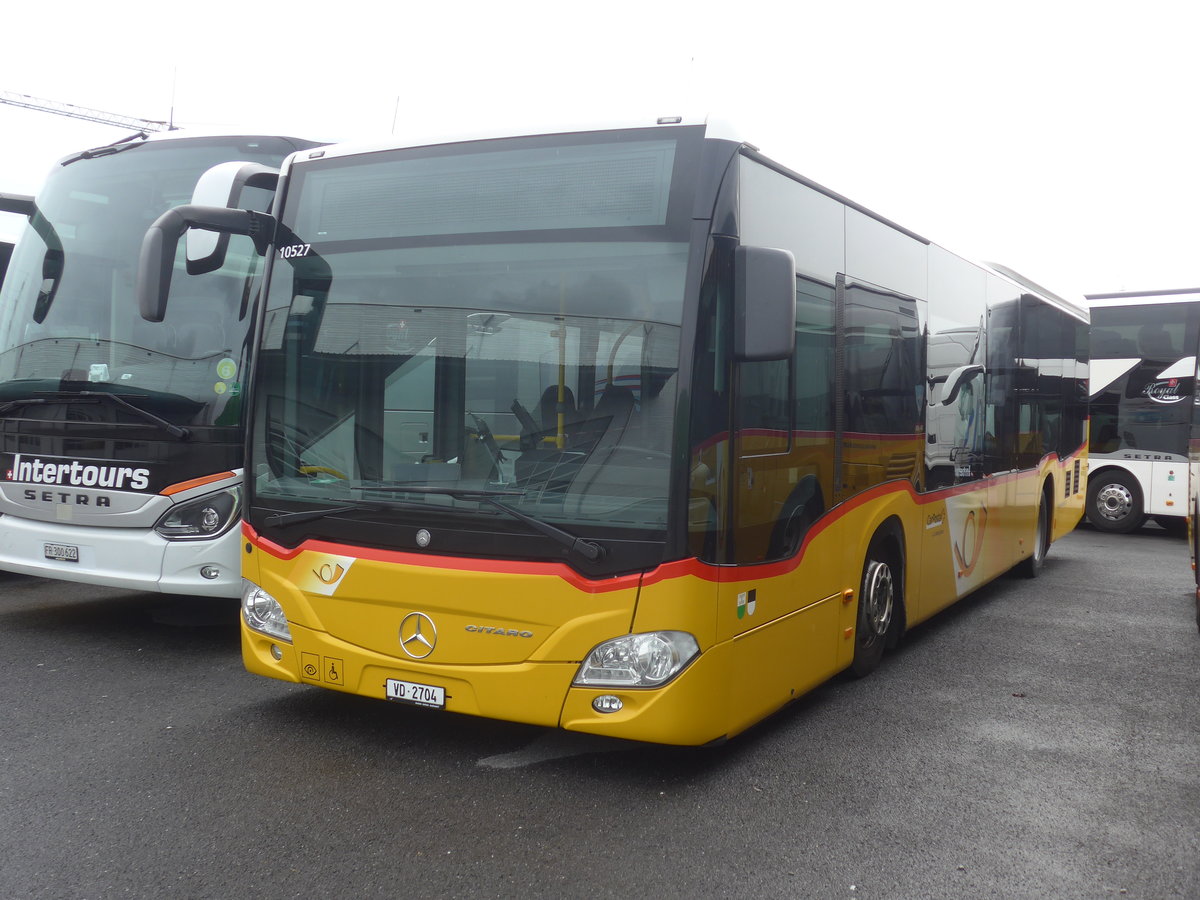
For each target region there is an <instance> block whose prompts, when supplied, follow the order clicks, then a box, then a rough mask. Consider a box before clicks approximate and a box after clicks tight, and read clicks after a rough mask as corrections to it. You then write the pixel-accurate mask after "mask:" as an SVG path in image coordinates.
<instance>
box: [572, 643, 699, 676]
mask: <svg viewBox="0 0 1200 900" xmlns="http://www.w3.org/2000/svg"><path fill="white" fill-rule="evenodd" d="M699 652H700V645H699V644H697V643H696V639H695V638H694V637H692V636H691V635H690V634H688V633H687V632H685V631H651V632H648V633H646V634H627V635H625V636H624V637H619V638H614V639H613V640H611V641H605V642H604V643H603V644H601V645H600V646H598V647H596V649H595V650H593V651H592V652H591V653H589V654H588V657H587V659H585V660H584V661H583V665H581V666H580V667H579V672H578V673H577V674H576V675H575V684H577V685H580V686H582V687H658V686H659V685H660V684H665V683H666V682H668V681H670V680H671V679H672V678H674V677H675V676H676V675H678V674H679V673H680V672H681V671H682V670H683V668H684V666H686V665H687V664H688V663H689V662H691V661H692V660H693V659H694V658H695V657H696V655H697V654H698V653H699Z"/></svg>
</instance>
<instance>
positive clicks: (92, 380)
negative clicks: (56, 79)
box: [0, 137, 294, 426]
mask: <svg viewBox="0 0 1200 900" xmlns="http://www.w3.org/2000/svg"><path fill="white" fill-rule="evenodd" d="M116 146H119V147H120V148H121V152H113V153H108V154H95V155H80V156H76V157H74V158H72V159H69V160H66V161H64V162H63V163H60V164H59V165H57V166H55V168H54V171H53V172H52V173H51V174H50V176H49V178H48V179H47V181H46V183H45V185H44V187H43V188H42V191H41V192H40V193H39V195H38V210H37V212H36V213H35V215H34V216H33V217H32V219H31V220H30V222H29V223H28V224H27V225H26V226H25V229H24V233H23V234H22V236H21V239H20V241H19V242H18V244H17V247H16V250H15V252H14V254H13V257H12V260H11V263H10V265H9V269H8V273H7V276H6V277H5V280H4V285H3V291H2V293H0V401H4V402H7V401H13V400H27V399H32V398H46V397H58V398H63V397H70V396H73V395H77V394H79V393H80V392H81V391H92V392H104V393H107V394H115V395H118V396H121V397H122V398H125V399H126V400H127V401H128V402H129V403H131V404H133V405H135V406H138V407H139V408H143V409H148V410H150V411H152V412H154V413H155V414H157V415H161V416H164V417H166V418H167V419H169V420H171V421H172V422H174V423H176V424H178V425H189V424H190V425H232V426H236V425H238V424H239V418H240V416H239V410H240V401H238V400H237V398H238V396H239V394H240V389H241V374H242V372H243V370H244V368H245V351H246V338H247V333H248V330H249V327H250V325H251V319H252V315H250V314H248V309H249V302H248V301H249V294H248V287H247V284H248V282H247V278H248V276H249V275H251V274H253V273H254V272H255V270H256V268H261V263H260V262H259V260H258V257H257V256H256V255H255V253H254V250H253V245H252V244H251V243H250V241H249V239H247V238H234V239H232V240H231V243H230V252H229V253H228V255H227V257H226V263H225V265H224V267H223V268H222V269H221V270H219V271H217V272H213V273H210V274H206V275H201V276H196V277H194V278H186V279H185V278H178V279H176V283H177V284H179V285H180V288H181V290H179V291H178V292H177V294H176V296H175V297H174V298H173V300H172V303H171V305H170V307H169V309H168V311H167V316H166V320H165V321H163V322H161V323H149V322H146V321H143V320H142V319H141V318H140V317H139V316H138V314H137V310H136V308H134V306H133V303H132V300H133V296H134V285H135V280H136V270H137V259H138V254H139V251H140V248H141V242H142V238H143V236H144V235H145V232H146V228H147V227H148V226H149V225H150V224H151V223H152V222H153V221H154V220H155V219H156V218H157V217H158V216H159V215H160V214H161V213H163V212H164V211H166V210H167V209H170V208H171V207H173V206H177V205H179V204H183V203H187V202H189V201H190V198H191V193H192V189H193V187H194V186H195V184H196V179H197V178H198V177H199V176H200V174H201V173H202V172H203V171H205V170H206V169H208V168H209V167H211V166H213V165H215V164H217V163H220V162H224V161H226V160H229V159H231V158H233V159H245V160H247V161H250V162H259V163H262V164H264V165H272V166H274V165H278V164H279V162H280V161H281V160H282V158H283V157H284V156H285V155H286V154H287V153H290V152H291V151H292V150H293V149H294V147H293V145H292V144H291V143H290V142H288V141H286V140H283V139H280V138H269V137H262V138H204V139H195V138H191V139H187V141H186V143H185V142H184V141H181V140H177V139H176V140H172V139H167V140H160V141H147V142H145V143H141V144H125V145H116ZM256 193H257V194H259V196H257V197H255V196H253V194H256ZM268 199H269V197H268V195H267V194H266V192H256V191H248V192H247V197H246V200H247V202H248V203H251V204H255V205H258V207H259V208H265V206H264V204H265V203H266V202H267V200H268ZM183 265H184V261H183V251H182V249H181V250H180V254H179V257H178V259H177V261H176V266H177V268H179V269H182V268H183ZM24 408H25V409H26V410H31V411H36V410H37V409H39V407H33V406H26V407H24ZM52 415H54V414H53V413H52Z"/></svg>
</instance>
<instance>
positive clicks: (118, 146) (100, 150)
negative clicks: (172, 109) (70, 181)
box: [61, 122, 166, 166]
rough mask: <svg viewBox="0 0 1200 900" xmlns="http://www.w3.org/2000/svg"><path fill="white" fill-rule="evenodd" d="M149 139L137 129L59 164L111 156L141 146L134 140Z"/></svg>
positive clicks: (66, 164) (67, 164)
mask: <svg viewBox="0 0 1200 900" xmlns="http://www.w3.org/2000/svg"><path fill="white" fill-rule="evenodd" d="M161 124H164V125H165V124H166V123H165V122H164V123H161ZM149 139H150V135H149V134H147V133H146V132H144V131H138V132H136V133H134V134H131V135H129V137H123V138H121V139H120V140H119V141H113V142H112V143H111V144H105V145H104V146H103V147H93V148H92V149H91V150H84V151H83V152H82V153H80V154H78V155H76V156H72V157H71V158H70V159H64V160H63V161H62V163H61V165H64V166H69V165H71V163H77V162H79V161H80V160H81V159H96V158H97V157H101V156H112V155H113V154H114V153H122V152H124V151H125V150H129V149H131V148H133V147H141V146H142V144H140V143H137V144H135V143H133V142H134V141H147V140H149Z"/></svg>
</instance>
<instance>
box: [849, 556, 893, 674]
mask: <svg viewBox="0 0 1200 900" xmlns="http://www.w3.org/2000/svg"><path fill="white" fill-rule="evenodd" d="M898 576H899V567H898V566H895V564H894V561H893V558H892V555H891V554H889V553H888V552H886V550H885V549H884V546H883V544H882V542H880V541H872V542H871V547H870V549H868V550H867V559H866V562H865V563H863V575H862V585H861V588H860V590H859V594H858V621H857V623H856V625H855V629H854V661H853V662H851V663H850V671H851V673H852V674H853V675H854V676H855V677H856V678H862V677H863V676H865V675H869V674H870V673H871V672H873V671H874V670H875V667H876V666H878V665H879V661H880V660H881V659H882V658H883V649H884V647H885V646H886V645H887V640H888V633H889V632H890V631H891V629H892V624H893V621H894V619H895V615H896V609H897V606H898V604H897V592H898V590H899V586H898V583H897V578H898Z"/></svg>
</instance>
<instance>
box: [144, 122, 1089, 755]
mask: <svg viewBox="0 0 1200 900" xmlns="http://www.w3.org/2000/svg"><path fill="white" fill-rule="evenodd" d="M175 221H176V222H177V223H180V222H181V223H184V224H176V225H171V223H166V222H164V223H162V225H161V227H159V226H156V229H157V230H152V232H151V233H150V235H148V238H147V241H148V243H147V249H146V252H144V254H143V271H142V277H141V281H142V289H143V292H144V293H145V294H146V295H147V298H148V299H147V300H146V301H145V302H147V303H149V305H151V306H153V305H154V304H155V303H157V302H159V301H160V300H161V299H162V298H161V296H158V295H157V292H160V291H162V290H165V288H164V287H162V285H164V284H166V283H169V265H170V260H171V259H173V255H174V241H176V240H177V239H178V236H179V233H180V232H181V231H182V230H183V229H184V228H185V227H192V228H209V229H215V230H224V231H231V232H242V233H250V232H253V233H254V234H256V235H258V236H259V239H260V241H261V242H262V245H263V246H264V247H266V246H267V244H268V238H269V237H270V236H271V235H272V234H273V235H274V239H273V241H270V242H269V255H270V259H271V262H270V267H269V269H268V271H267V274H266V279H267V286H266V287H265V289H264V290H265V298H264V302H263V303H262V304H261V309H262V312H261V314H260V321H259V323H258V329H257V331H258V334H259V341H258V349H257V358H256V360H255V364H254V372H253V377H252V390H251V397H250V399H249V401H248V402H249V403H250V404H251V405H252V412H251V425H250V434H249V438H248V447H247V452H248V454H249V457H248V462H247V470H246V471H247V478H246V482H247V484H246V501H245V505H244V509H243V512H244V519H245V523H244V527H243V536H244V551H245V554H244V557H243V575H244V577H245V594H244V602H243V629H242V637H243V644H242V648H243V657H244V660H245V664H246V666H247V668H248V669H249V670H250V671H251V672H255V673H258V674H260V675H265V676H268V677H272V678H278V679H282V680H285V681H292V682H298V683H301V684H308V685H313V686H319V687H324V688H330V689H333V690H338V691H344V692H347V693H352V694H359V695H363V696H368V697H378V698H379V699H381V700H383V699H387V700H392V701H396V702H399V703H408V704H416V705H419V706H423V707H430V708H434V709H439V710H444V711H446V712H457V713H467V714H471V715H479V716H488V717H494V718H498V719H504V720H511V721H517V722H525V723H532V724H537V725H544V726H551V727H561V728H563V729H568V730H572V731H581V732H590V733H595V734H601V735H610V736H613V737H619V738H630V739H635V740H640V741H653V742H662V743H668V744H707V743H710V742H714V741H719V740H722V739H724V738H728V737H730V736H732V735H735V734H737V733H738V732H740V731H742V730H744V729H745V728H747V727H749V726H750V725H752V724H754V723H755V722H757V721H759V720H761V719H762V718H763V717H764V716H767V715H769V714H771V713H772V712H774V711H775V710H778V709H779V708H781V707H783V706H785V705H786V704H787V703H788V702H789V701H791V700H794V699H796V698H797V697H799V696H800V695H802V694H803V693H805V692H806V691H808V690H809V689H811V688H812V687H814V686H815V685H818V684H820V683H821V682H823V681H825V680H826V679H828V678H830V677H831V676H833V675H835V674H836V673H838V672H840V671H842V670H845V669H850V670H851V671H852V672H853V673H855V674H856V675H865V674H866V673H868V672H869V671H871V670H872V669H873V668H874V667H875V666H876V665H877V664H878V663H879V661H880V658H881V656H882V654H883V653H884V651H885V649H887V648H888V647H891V646H893V645H895V643H896V642H897V641H898V640H900V638H901V637H902V635H903V634H904V632H905V630H906V629H908V628H910V627H912V626H913V625H915V624H916V623H918V622H920V621H921V620H923V619H926V618H928V617H929V616H931V615H933V614H934V613H936V612H937V611H938V610H940V609H942V608H943V607H945V606H947V605H948V604H950V603H953V602H954V601H955V600H957V599H958V598H960V597H962V596H964V595H965V594H967V593H968V592H969V591H971V590H973V589H975V588H977V587H979V586H980V585H982V584H984V583H986V582H988V581H990V580H992V579H994V578H996V577H997V576H999V575H1001V574H1002V573H1004V572H1006V571H1008V570H1010V569H1012V568H1014V567H1020V568H1023V569H1024V570H1025V571H1026V572H1027V573H1028V574H1030V575H1034V574H1036V573H1037V571H1038V569H1039V568H1040V567H1041V566H1042V563H1043V560H1044V558H1045V555H1046V552H1047V550H1048V549H1049V547H1050V544H1051V542H1052V541H1053V540H1054V539H1055V538H1057V537H1060V536H1062V535H1063V534H1065V533H1066V532H1068V531H1070V530H1071V529H1072V528H1073V527H1074V526H1075V524H1076V523H1077V521H1078V519H1079V517H1080V515H1081V513H1082V510H1083V491H1084V486H1085V484H1086V477H1087V472H1086V431H1087V407H1086V399H1087V397H1086V380H1087V346H1088V342H1087V316H1086V312H1085V311H1084V310H1083V309H1082V308H1081V307H1079V306H1077V305H1075V304H1073V303H1071V302H1068V301H1066V300H1064V299H1062V298H1060V297H1057V296H1055V295H1053V294H1050V293H1049V292H1047V291H1044V290H1041V289H1039V288H1037V286H1036V285H1033V284H1031V283H1029V282H1027V281H1025V280H1024V279H1022V278H1020V276H1017V275H1016V274H1015V273H1012V272H1008V271H1006V270H1002V269H1000V268H998V267H994V266H992V267H983V266H979V265H975V264H972V263H970V262H967V261H965V260H963V259H961V258H959V257H957V256H955V255H953V254H951V253H949V252H947V251H946V250H943V249H942V248H941V247H939V246H937V245H935V244H932V243H930V242H929V241H928V240H925V239H923V238H921V237H919V236H918V235H916V234H914V233H912V232H911V231H908V230H906V229H904V228H902V227H899V226H897V225H895V224H893V223H892V222H889V221H887V220H885V219H883V218H881V217H880V216H878V215H875V214H873V213H872V212H870V211H868V210H867V209H865V208H863V207H862V206H860V205H858V204H856V203H853V202H851V201H849V200H847V199H845V198H843V197H841V196H839V195H837V194H835V193H833V192H831V191H829V190H826V189H825V188H823V187H821V186H819V185H817V184H814V183H813V182H811V181H809V180H807V179H805V178H803V177H801V176H800V175H798V174H796V173H795V172H793V171H791V170H789V169H787V168H785V167H784V166H782V165H780V164H779V163H776V162H774V161H772V160H771V159H769V158H767V157H766V156H764V155H763V154H762V153H761V152H760V151H759V150H758V149H756V148H755V147H753V146H752V145H750V144H747V143H745V142H743V141H740V140H738V139H736V138H735V137H733V136H731V135H728V134H725V133H722V132H721V131H720V130H718V129H716V128H712V127H709V126H708V125H705V124H690V123H673V122H672V123H666V122H660V123H658V124H656V125H652V126H647V127H634V128H628V129H622V130H607V131H594V132H571V133H560V134H523V135H508V136H491V137H489V138H487V139H481V140H467V141H455V142H448V143H436V142H422V143H417V142H407V143H405V144H403V145H399V144H398V145H390V146H376V147H358V148H355V147H349V146H338V147H329V148H324V149H321V150H315V151H306V152H303V153H299V154H295V155H293V156H292V157H291V158H290V160H289V161H288V162H287V163H285V166H284V169H283V172H282V175H281V179H280V188H279V194H278V196H277V201H276V206H275V209H274V218H271V219H269V220H268V219H267V218H266V217H264V216H262V215H255V214H251V213H245V214H242V213H239V212H237V211H233V210H221V209H210V208H195V207H193V208H190V209H185V210H182V211H180V212H179V213H178V214H177V215H176V216H175ZM164 273H166V275H167V276H168V277H166V278H164Z"/></svg>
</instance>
